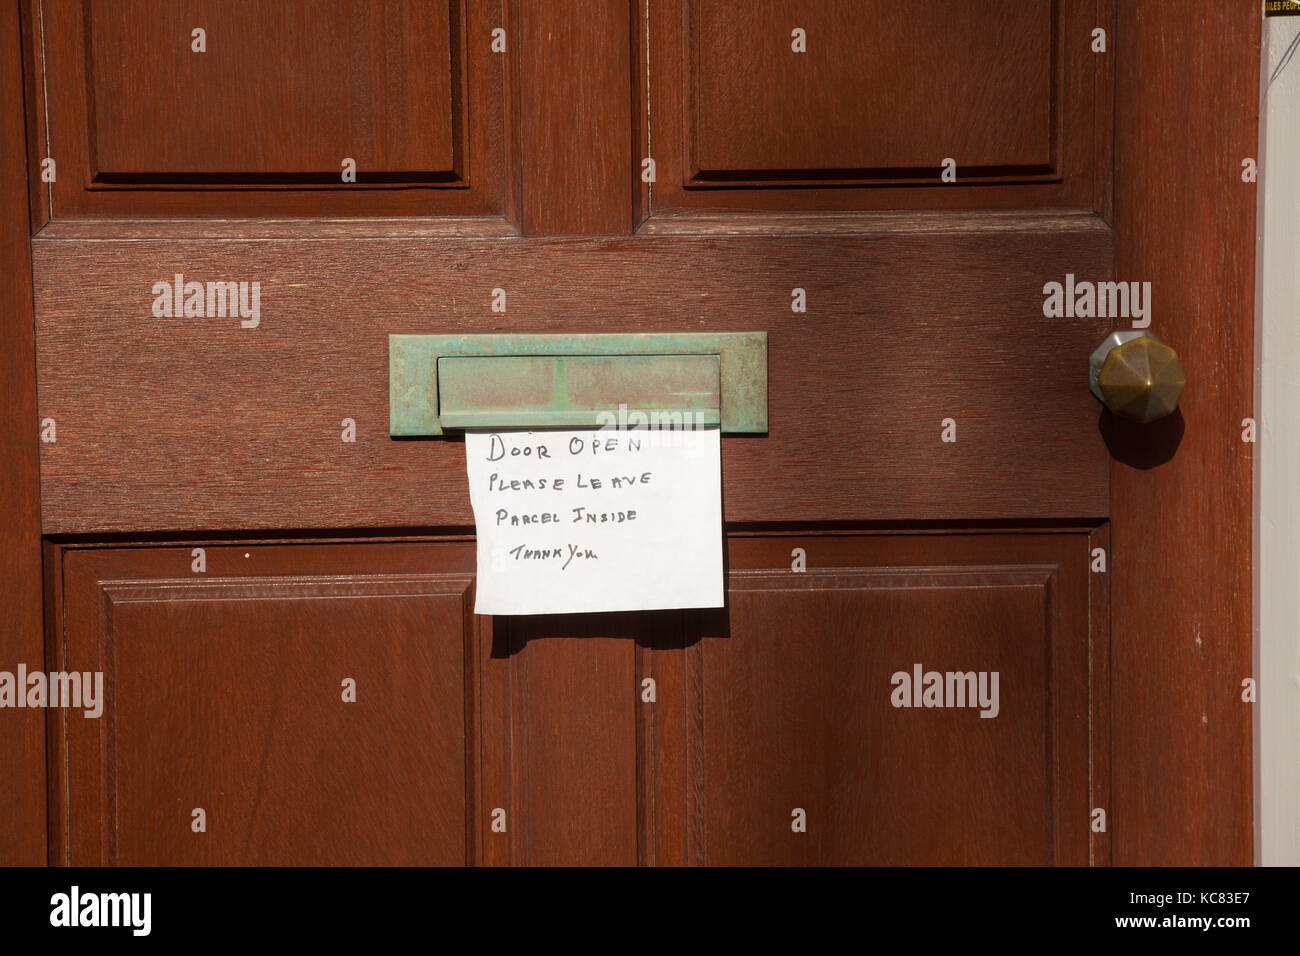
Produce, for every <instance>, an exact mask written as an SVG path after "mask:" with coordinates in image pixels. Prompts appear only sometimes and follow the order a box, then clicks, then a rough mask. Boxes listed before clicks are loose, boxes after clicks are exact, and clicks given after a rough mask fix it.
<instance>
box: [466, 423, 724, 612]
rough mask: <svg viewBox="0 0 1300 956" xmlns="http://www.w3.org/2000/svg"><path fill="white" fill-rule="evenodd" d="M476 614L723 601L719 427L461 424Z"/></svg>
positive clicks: (679, 605) (718, 604)
mask: <svg viewBox="0 0 1300 956" xmlns="http://www.w3.org/2000/svg"><path fill="white" fill-rule="evenodd" d="M465 458H466V463H467V466H468V470H469V495H470V503H471V504H472V505H473V507H474V523H475V525H476V527H477V532H478V583H477V590H476V595H477V596H476V599H475V606H474V610H475V611H476V612H477V613H479V614H559V613H567V612H573V611H635V610H653V609H658V608H685V607H721V606H722V603H723V594H722V482H721V466H720V446H719V438H718V429H716V428H707V429H695V430H692V429H686V430H667V429H665V430H658V431H648V430H645V429H631V430H615V429H587V430H581V431H569V430H566V431H537V432H520V431H513V432H509V431H508V432H494V433H489V432H468V433H466V435H465Z"/></svg>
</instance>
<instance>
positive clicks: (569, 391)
mask: <svg viewBox="0 0 1300 956" xmlns="http://www.w3.org/2000/svg"><path fill="white" fill-rule="evenodd" d="M619 406H625V407H626V411H627V413H628V414H629V415H630V414H632V413H634V412H641V413H644V414H645V415H646V416H647V420H648V421H658V422H660V423H663V424H667V423H670V422H671V423H674V424H681V423H683V422H689V423H691V424H695V425H716V424H718V423H719V421H720V420H721V408H722V377H721V366H720V363H719V359H718V356H716V355H485V356H442V357H440V358H439V359H438V417H439V420H440V421H441V422H442V426H443V427H444V428H505V427H510V426H515V427H519V426H543V425H569V426H583V425H600V424H604V423H606V422H608V421H609V419H608V418H601V413H602V412H612V413H614V414H615V415H617V414H618V412H619ZM615 420H617V419H615Z"/></svg>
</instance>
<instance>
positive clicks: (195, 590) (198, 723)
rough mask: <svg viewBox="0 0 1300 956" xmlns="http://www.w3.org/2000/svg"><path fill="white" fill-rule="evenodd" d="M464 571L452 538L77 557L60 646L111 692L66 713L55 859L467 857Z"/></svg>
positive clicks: (384, 860)
mask: <svg viewBox="0 0 1300 956" xmlns="http://www.w3.org/2000/svg"><path fill="white" fill-rule="evenodd" d="M386 547H389V548H391V551H390V553H387V554H383V553H381V552H382V551H383V549H384V548H386ZM467 559H468V560H471V561H472V556H471V553H470V549H469V548H468V547H466V546H457V545H451V544H448V545H443V546H439V547H434V546H430V545H419V546H415V547H410V546H397V545H394V546H328V545H322V546H299V547H294V546H278V547H276V546H258V545H249V546H239V545H234V546H224V547H221V546H213V547H209V548H206V549H205V555H204V560H205V562H206V567H205V569H204V570H203V571H202V572H197V573H196V572H194V571H193V570H192V567H193V564H192V562H193V560H194V559H193V558H192V557H191V549H189V548H188V547H186V548H168V547H160V548H149V549H106V550H72V551H70V552H68V553H67V557H66V562H65V574H64V580H65V586H64V594H65V599H66V617H65V630H66V635H65V644H64V645H63V646H56V647H54V648H52V653H53V655H54V657H55V658H57V659H59V661H60V665H59V669H60V670H72V671H80V672H90V673H94V672H100V673H102V674H103V682H104V689H105V690H104V695H103V697H104V700H103V702H102V715H101V716H99V717H98V718H94V717H86V716H84V713H83V712H82V711H78V710H64V711H60V712H59V713H60V715H61V718H62V720H61V725H60V726H57V727H56V730H55V734H54V741H55V748H56V753H55V759H54V762H55V764H56V766H58V765H62V766H66V774H67V779H66V781H65V786H64V788H62V792H59V791H57V790H56V793H58V798H59V802H60V803H61V804H62V803H63V801H62V799H61V798H62V797H63V795H64V793H66V800H67V802H66V804H65V805H63V807H62V813H61V815H62V816H63V818H64V819H65V821H66V843H67V845H66V846H64V847H62V848H61V849H60V850H59V851H56V858H57V857H60V856H61V857H62V858H65V859H67V860H68V861H70V862H71V863H74V864H94V863H105V864H123V865H149V866H154V865H266V864H314V865H319V864H351V865H368V864H463V863H466V862H470V861H472V859H473V857H474V853H475V851H474V847H475V845H476V842H477V840H476V831H477V828H476V817H475V814H474V811H473V809H472V808H473V803H472V802H471V800H470V795H471V793H472V792H473V789H474V786H475V785H476V779H477V778H476V774H477V763H478V759H477V757H476V750H475V748H474V747H473V746H470V741H472V740H474V736H473V733H472V727H473V722H474V719H475V718H474V708H473V703H474V687H475V683H474V665H473V662H474V661H475V659H476V656H477V651H476V645H475V629H474V628H475V621H474V619H473V615H472V613H471V610H472V593H471V584H472V572H470V571H469V570H468V569H466V568H465V561H466V560H467ZM385 564H387V565H390V566H395V567H394V568H393V569H391V570H385V569H384V568H383V565H385ZM403 565H404V566H406V570H398V569H397V568H399V567H401V566H403ZM412 565H413V566H415V567H420V566H424V567H426V568H429V570H427V571H419V572H416V571H414V570H412V568H411V566H412ZM438 565H442V566H443V567H444V568H445V570H441V571H439V570H433V568H435V567H437V566H438ZM347 681H352V682H354V684H353V686H354V687H355V695H354V696H355V700H348V699H346V697H347V696H348V689H347V686H346V685H345V682H347ZM60 752H61V753H60ZM60 757H62V758H63V759H60ZM196 810H202V811H203V823H204V827H205V829H203V830H202V831H200V830H196V821H197V820H198V819H199V818H198V817H196V815H195V811H196Z"/></svg>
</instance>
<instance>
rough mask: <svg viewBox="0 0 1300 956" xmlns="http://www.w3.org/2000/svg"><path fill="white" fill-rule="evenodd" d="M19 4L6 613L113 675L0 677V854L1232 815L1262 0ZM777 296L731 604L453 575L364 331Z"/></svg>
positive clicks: (1115, 838)
mask: <svg viewBox="0 0 1300 956" xmlns="http://www.w3.org/2000/svg"><path fill="white" fill-rule="evenodd" d="M0 10H2V11H3V13H2V14H0V26H2V27H3V32H2V33H0V38H2V40H3V50H4V52H5V54H6V56H4V57H0V62H3V64H4V66H3V70H4V71H5V76H4V84H3V89H4V114H3V117H0V120H2V123H0V134H2V136H0V145H2V146H3V148H4V160H5V162H4V164H3V166H4V178H3V188H4V190H5V203H6V205H5V214H4V224H3V225H4V230H5V231H4V234H3V246H0V254H2V255H3V256H4V260H5V263H6V265H7V266H8V269H7V271H8V272H9V273H10V275H11V276H15V277H17V281H15V282H12V283H11V284H10V285H9V286H8V287H7V288H6V291H5V293H4V294H5V296H6V314H5V317H4V321H5V323H6V326H5V328H6V335H7V336H10V337H11V341H12V343H13V348H12V349H11V350H10V351H9V352H8V353H7V354H6V355H5V358H4V361H5V363H6V364H5V368H6V377H7V382H12V384H10V385H9V386H8V388H9V394H10V395H12V396H13V397H12V399H11V401H10V402H9V404H8V406H7V408H6V419H5V431H4V433H3V438H4V441H5V446H4V450H5V454H6V460H7V462H9V463H10V465H11V467H10V470H9V473H8V477H7V479H6V483H5V486H4V501H5V502H6V503H7V505H8V507H9V508H10V510H11V513H12V514H13V515H14V521H13V522H12V523H11V524H10V525H8V526H7V527H6V529H5V531H4V534H5V535H6V538H5V541H4V545H5V546H4V547H3V548H0V560H3V561H4V562H6V565H5V569H4V571H5V573H4V574H3V579H4V584H3V587H4V589H5V591H4V593H5V596H6V604H7V605H8V608H9V610H7V612H6V613H7V617H8V618H9V620H8V623H7V627H6V630H5V633H4V639H3V643H0V651H3V654H2V655H0V668H7V669H10V670H12V669H14V668H15V667H16V666H17V664H18V663H25V664H26V666H27V667H28V668H29V669H39V668H41V667H43V668H46V669H48V670H50V671H77V672H85V673H91V674H94V673H100V674H102V675H103V678H104V688H105V691H104V696H103V713H102V715H101V716H98V717H87V716H85V715H84V714H83V713H81V712H78V711H76V710H69V709H49V710H40V709H26V710H13V711H10V712H7V713H3V715H2V719H3V723H0V734H2V735H3V738H2V739H3V740H4V743H5V747H6V752H7V754H9V755H11V757H12V760H13V762H14V763H13V765H14V766H21V767H22V768H23V773H22V774H21V775H9V776H8V779H7V780H6V782H5V784H4V785H3V786H5V787H6V788H8V790H7V793H6V796H7V797H8V799H7V800H6V801H5V803H6V806H7V807H10V808H12V810H11V812H9V813H7V814H6V815H5V819H4V820H3V821H0V859H4V860H6V861H13V862H20V861H21V862H38V861H47V860H48V861H49V862H51V863H59V864H62V863H73V864H86V863H104V864H227V865H230V864H278V863H307V864H328V863H339V864H374V863H429V864H449V863H468V864H564V863H591V864H627V865H632V864H791V863H795V864H804V863H807V864H861V863H879V864H979V863H996V864H1052V863H1062V864H1090V863H1094V864H1108V863H1112V862H1114V863H1121V864H1135V863H1174V862H1178V863H1219V864H1226V863H1237V864H1240V863H1246V862H1249V861H1250V859H1251V784H1250V778H1251V775H1250V767H1251V757H1250V726H1251V725H1250V719H1251V717H1250V710H1249V704H1246V703H1243V702H1242V699H1241V681H1242V680H1243V679H1244V678H1247V677H1249V674H1250V620H1249V610H1250V603H1249V582H1250V578H1249V564H1248V557H1247V556H1248V554H1249V514H1250V511H1249V509H1250V483H1249V475H1250V453H1251V449H1252V447H1253V446H1252V445H1249V444H1245V443H1243V442H1242V441H1241V440H1240V434H1239V432H1240V430H1241V426H1240V424H1238V423H1239V421H1240V420H1241V419H1244V418H1248V417H1250V415H1251V408H1250V396H1251V386H1250V375H1251V361H1252V358H1251V356H1252V339H1251V335H1250V328H1251V324H1250V323H1251V288H1252V271H1251V268H1252V267H1251V253H1252V249H1253V242H1252V241H1251V236H1252V234H1253V209H1254V197H1253V186H1251V185H1250V184H1249V183H1246V182H1243V179H1242V177H1241V175H1240V164H1241V162H1242V160H1243V158H1246V157H1250V156H1251V155H1253V152H1254V137H1255V109H1254V103H1255V98H1256V92H1257V86H1256V84H1257V76H1258V24H1257V23H1256V22H1255V16H1257V12H1256V14H1254V15H1252V16H1246V15H1244V14H1243V12H1242V10H1240V9H1238V8H1236V7H1235V6H1234V7H1231V8H1230V7H1229V5H1228V4H1222V5H1219V4H1211V5H1210V6H1209V7H1208V8H1207V7H1204V6H1201V7H1198V8H1197V9H1196V10H1195V11H1186V10H1183V11H1177V12H1175V11H1169V10H1165V9H1163V8H1159V9H1157V5H1148V4H1144V3H1139V2H1126V0H1119V2H1118V3H1116V2H1115V0H1021V2H1015V3H1003V2H995V0H962V2H957V3H949V4H943V5H933V4H923V3H915V4H899V3H893V2H887V0H816V2H814V0H632V2H628V0H585V2H583V3H580V4H570V3H558V2H556V3H552V2H543V0H441V2H440V0H350V2H349V0H336V2H328V3H327V2H313V3H305V2H285V0H244V2H240V3H237V4H231V3H217V2H213V0H168V2H162V0H114V2H111V3H110V2H107V0H103V2H101V0H85V2H80V0H43V2H40V3H37V2H35V0H6V2H5V3H3V4H0ZM48 160H53V162H52V163H51V162H48ZM28 275H30V279H31V281H30V284H29V283H28V282H27V277H28ZM1067 276H1070V277H1072V279H1071V281H1073V278H1077V279H1079V280H1081V281H1084V280H1086V281H1092V282H1100V281H1111V280H1113V281H1123V282H1131V281H1137V282H1151V283H1152V289H1153V292H1152V294H1151V298H1150V300H1149V301H1150V305H1151V312H1150V316H1151V318H1152V330H1153V331H1156V332H1157V333H1158V334H1159V335H1160V336H1161V337H1162V338H1164V339H1165V340H1166V341H1169V342H1170V343H1171V344H1173V345H1174V346H1175V347H1176V348H1177V349H1178V350H1179V352H1180V354H1181V356H1182V358H1183V362H1184V365H1185V367H1186V369H1187V373H1188V377H1189V381H1190V383H1191V384H1190V385H1189V387H1188V389H1187V393H1186V395H1185V397H1184V399H1183V404H1182V410H1181V412H1180V413H1179V414H1177V415H1176V416H1174V417H1172V418H1170V419H1167V420H1163V421H1161V422H1158V423H1154V424H1152V425H1148V426H1144V427H1142V428H1139V427H1137V426H1131V425H1126V424H1123V423H1121V422H1119V421H1118V420H1116V419H1113V418H1112V417H1111V416H1110V415H1109V414H1108V413H1103V412H1102V411H1101V407H1100V406H1099V405H1098V404H1097V403H1096V401H1095V400H1094V399H1093V398H1092V397H1091V395H1090V394H1089V393H1088V389H1087V371H1086V370H1087V360H1088V356H1089V354H1090V352H1091V351H1092V350H1093V349H1094V348H1095V347H1096V345H1097V344H1098V343H1100V342H1101V340H1102V339H1103V337H1104V336H1105V335H1106V333H1107V332H1109V331H1110V330H1111V329H1112V328H1115V327H1127V325H1128V319H1127V318H1124V319H1114V318H1110V317H1106V318H1100V317H1092V316H1085V317H1071V318H1052V317H1047V316H1046V315H1045V311H1044V308H1043V302H1044V292H1045V286H1047V284H1048V283H1051V282H1064V281H1066V277H1067ZM189 283H197V285H194V286H190V285H189ZM241 283H242V285H241ZM194 289H197V290H198V293H197V297H195V298H194V299H193V301H194V303H195V304H194V306H193V308H192V309H189V308H187V307H186V305H185V301H186V299H187V298H188V297H190V293H191V292H192V291H193V290H194ZM502 303H504V306H503V307H502ZM173 306H175V307H173ZM33 320H34V321H33ZM748 330H759V331H766V332H767V333H768V342H769V353H768V355H769V358H768V361H769V368H768V373H769V393H768V402H769V431H768V433H767V434H766V435H761V436H725V437H724V438H723V448H722V473H723V505H724V516H725V521H726V527H725V535H726V566H727V582H728V584H727V606H726V607H725V608H724V609H721V610H719V611H716V612H715V611H710V612H701V611H676V612H663V611H660V612H645V613H632V614H616V615H571V616H559V617H511V618H497V619H492V618H488V617H483V616H478V615H475V614H474V613H473V592H474V578H475V566H474V549H473V520H472V514H471V511H470V506H469V499H468V493H467V486H466V479H465V463H464V448H463V443H462V442H461V441H459V440H457V439H455V438H439V439H429V440H413V439H404V440H395V439H392V438H390V437H389V436H388V434H387V421H388V409H387V396H388V385H387V381H388V379H387V371H388V370H387V355H388V352H387V336H388V335H389V334H390V333H394V332H403V333H420V332H427V333H435V332H436V333H448V332H466V333H468V332H494V331H501V332H592V331H602V332H603V331H620V332H624V331H633V332H636V331H644V332H650V331H655V332H675V331H748ZM37 426H39V427H37ZM38 454H39V466H38V461H37V456H38ZM42 582H43V586H42ZM42 620H43V622H44V623H43V627H42V624H41V622H42ZM931 672H934V673H935V674H938V675H940V678H941V682H943V683H942V690H941V691H940V692H938V693H939V696H938V697H936V698H935V700H937V701H939V702H941V703H943V704H944V705H945V706H927V703H928V702H929V701H928V699H922V698H920V696H919V692H920V689H921V687H922V686H923V685H925V684H926V681H927V680H928V678H927V677H926V675H928V674H929V673H931ZM953 675H956V677H955V679H954V676H953ZM966 675H969V678H970V679H969V683H966ZM913 684H915V685H916V690H917V693H918V698H917V699H916V700H913V699H912V696H911V693H912V692H911V690H910V688H912V686H913ZM904 686H906V687H907V688H909V690H908V695H907V699H906V700H903V698H901V697H900V696H899V695H900V694H901V693H902V689H903V688H904ZM967 691H969V695H970V696H969V698H968V697H967V696H966V693H967ZM958 692H960V696H956V695H957V693H958ZM912 703H915V704H916V706H910V704H912Z"/></svg>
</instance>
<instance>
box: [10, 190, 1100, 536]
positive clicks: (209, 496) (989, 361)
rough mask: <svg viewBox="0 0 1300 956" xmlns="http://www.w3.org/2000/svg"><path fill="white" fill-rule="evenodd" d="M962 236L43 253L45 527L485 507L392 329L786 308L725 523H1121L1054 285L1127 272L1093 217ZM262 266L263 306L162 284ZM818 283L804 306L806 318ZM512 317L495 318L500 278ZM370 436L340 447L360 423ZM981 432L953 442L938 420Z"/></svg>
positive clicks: (382, 242)
mask: <svg viewBox="0 0 1300 956" xmlns="http://www.w3.org/2000/svg"><path fill="white" fill-rule="evenodd" d="M1039 222H1040V217H1038V216H1027V217H1024V219H1023V220H1022V223H1021V225H1020V227H1019V228H1018V229H1015V230H1007V229H1006V228H1004V226H1005V223H1003V222H1002V221H1001V220H999V221H998V226H997V229H996V230H995V231H994V232H991V233H989V232H985V231H984V230H983V229H982V228H981V227H980V225H979V222H978V217H973V218H972V219H971V220H969V221H968V228H967V230H966V231H961V230H957V229H954V230H949V231H945V232H933V231H912V230H910V229H908V228H906V225H905V224H904V226H903V227H902V228H899V229H896V230H886V231H882V232H880V233H876V234H864V235H855V236H847V235H845V236H836V237H834V238H828V237H811V236H810V237H802V236H789V237H716V238H715V237H693V238H688V237H682V236H672V237H662V238H659V237H653V238H651V237H646V238H635V239H618V240H592V239H582V240H577V239H575V240H563V239H508V238H507V239H503V240H498V241H491V242H483V241H475V240H466V241H463V242H447V241H435V240H424V239H419V238H412V239H408V240H396V239H393V240H386V239H367V240H355V241H353V240H339V241H315V240H312V241H306V240H304V241H279V240H270V239H268V240H262V241H238V240H230V241H201V240H192V241H175V240H170V239H160V240H158V241H150V240H132V241H96V240H71V239H70V240H66V241H65V240H47V239H45V238H44V236H42V237H40V238H38V239H37V240H36V242H35V243H34V245H35V250H36V252H35V256H36V275H37V300H36V303H37V304H36V309H37V328H38V343H39V369H40V383H41V391H40V399H41V413H42V415H48V416H51V417H54V418H56V419H57V420H58V422H59V442H58V444H57V445H48V446H46V447H45V448H44V450H43V454H44V458H43V460H42V465H43V471H42V480H43V487H42V492H43V508H44V520H45V529H46V530H47V531H48V532H51V533H56V532H57V533H85V532H92V531H127V530H134V531H142V530H164V529H172V530H197V529H207V530H213V529H238V528H246V529H255V528H282V529H287V528H311V527H321V528H331V527H334V528H342V527H353V528H361V527H412V526H449V525H468V524H470V523H471V515H470V511H469V502H468V496H467V491H466V487H465V473H464V458H463V452H462V448H461V445H460V444H459V443H458V442H457V441H455V440H447V439H431V440H424V439H403V440H393V439H390V438H389V437H388V434H387V427H388V409H387V404H388V402H387V396H388V378H387V355H388V348H387V335H388V333H390V332H403V333H414V332H421V331H427V332H430V333H433V332H439V333H451V332H475V333H487V332H492V331H502V332H506V331H509V332H528V331H536V332H580V331H581V332H613V331H618V332H635V331H656V332H670V331H674V332H675V331H693V330H698V331H726V330H766V331H767V332H768V333H769V345H768V349H769V354H768V378H769V395H768V403H769V423H770V432H769V434H768V435H766V436H744V437H736V438H726V439H724V442H723V445H724V448H723V475H724V504H725V513H726V518H727V520H728V521H796V522H798V521H849V520H873V519H874V520H915V521H922V520H940V519H942V520H960V519H991V518H1000V519H1005V518H1061V517H1071V518H1076V517H1102V516H1104V515H1105V514H1106V509H1107V498H1106V471H1107V467H1108V466H1107V460H1106V452H1105V448H1104V445H1103V444H1102V441H1101V438H1100V436H1099V434H1098V431H1097V407H1096V404H1095V402H1094V400H1093V399H1092V397H1091V396H1090V395H1089V394H1088V392H1087V384H1086V361H1087V356H1088V354H1089V353H1090V352H1091V350H1092V349H1093V347H1095V345H1096V342H1097V341H1100V339H1101V337H1102V335H1103V334H1104V329H1105V325H1106V323H1105V320H1097V319H1073V320H1071V319H1045V318H1044V317H1043V314H1042V287H1043V284H1044V282H1046V281H1048V280H1050V279H1057V280H1059V279H1061V278H1063V277H1064V275H1065V273H1066V272H1073V273H1078V274H1079V275H1081V276H1082V275H1092V276H1096V277H1099V278H1100V277H1103V276H1106V275H1108V274H1109V269H1110V262H1109V248H1110V234H1109V230H1108V229H1107V228H1106V227H1105V226H1104V225H1103V224H1101V223H1100V222H1099V221H1098V220H1096V219H1095V218H1092V217H1084V216H1080V217H1068V222H1067V223H1066V224H1062V223H1060V222H1058V221H1056V220H1055V219H1053V218H1052V217H1046V221H1045V223H1044V225H1043V227H1042V228H1040V227H1039ZM177 272H180V273H182V274H183V275H184V276H185V277H186V278H187V279H192V280H196V281H201V282H202V281H207V280H216V279H223V280H224V279H233V280H243V281H259V282H260V283H261V286H260V288H261V309H262V317H261V322H260V325H259V326H258V327H257V328H252V329H244V328H241V327H240V322H239V320H238V319H231V318H225V319H215V318H214V319H208V318H202V319H200V318H181V319H175V318H171V319H167V318H155V317H154V316H153V315H152V312H151V306H152V303H153V299H154V296H153V294H152V292H151V287H152V285H153V283H154V282H156V281H159V280H167V281H171V280H172V277H173V276H174V274H175V273H177ZM795 287H799V288H804V289H805V290H806V292H807V295H808V302H809V307H808V312H807V313H803V314H797V313H792V312H791V310H790V302H791V290H792V289H793V288H795ZM494 288H503V289H505V290H506V293H507V310H508V311H507V313H506V314H504V315H502V314H499V313H493V312H492V311H491V310H490V303H491V295H492V289H494ZM345 418H351V419H353V420H355V422H356V423H357V441H356V443H355V444H346V443H343V442H341V441H340V436H341V432H342V425H341V423H342V421H343V419H345ZM947 418H952V419H954V420H955V421H956V422H957V423H958V425H957V427H958V440H957V442H955V443H944V442H941V441H940V433H941V431H942V428H943V425H942V422H943V420H944V419H947Z"/></svg>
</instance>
